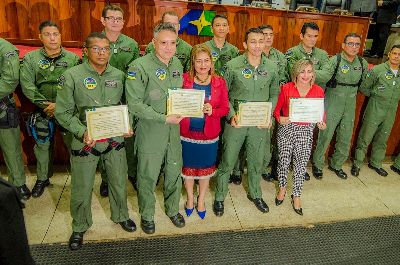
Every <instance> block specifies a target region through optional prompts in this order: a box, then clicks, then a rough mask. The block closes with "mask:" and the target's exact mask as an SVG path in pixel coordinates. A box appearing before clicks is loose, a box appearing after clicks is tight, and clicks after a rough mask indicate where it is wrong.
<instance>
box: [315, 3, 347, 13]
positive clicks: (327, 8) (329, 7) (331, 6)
mask: <svg viewBox="0 0 400 265" xmlns="http://www.w3.org/2000/svg"><path fill="white" fill-rule="evenodd" d="M346 3H347V1H346V0H322V3H321V12H322V13H332V12H333V10H335V9H338V8H340V9H346Z"/></svg>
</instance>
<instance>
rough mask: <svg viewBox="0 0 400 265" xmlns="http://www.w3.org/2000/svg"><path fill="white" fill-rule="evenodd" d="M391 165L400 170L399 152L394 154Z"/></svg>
mask: <svg viewBox="0 0 400 265" xmlns="http://www.w3.org/2000/svg"><path fill="white" fill-rule="evenodd" d="M393 166H394V167H396V168H397V169H398V170H400V154H398V155H397V156H396V158H395V160H394V164H393Z"/></svg>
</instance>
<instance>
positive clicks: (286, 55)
mask: <svg viewBox="0 0 400 265" xmlns="http://www.w3.org/2000/svg"><path fill="white" fill-rule="evenodd" d="M292 56H293V51H291V50H288V51H287V52H286V53H285V57H286V58H291V57H292Z"/></svg>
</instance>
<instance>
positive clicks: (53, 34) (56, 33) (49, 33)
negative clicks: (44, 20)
mask: <svg viewBox="0 0 400 265" xmlns="http://www.w3.org/2000/svg"><path fill="white" fill-rule="evenodd" d="M41 35H42V36H43V37H45V38H50V37H54V38H57V37H58V36H60V35H61V34H60V32H53V33H51V32H45V33H41Z"/></svg>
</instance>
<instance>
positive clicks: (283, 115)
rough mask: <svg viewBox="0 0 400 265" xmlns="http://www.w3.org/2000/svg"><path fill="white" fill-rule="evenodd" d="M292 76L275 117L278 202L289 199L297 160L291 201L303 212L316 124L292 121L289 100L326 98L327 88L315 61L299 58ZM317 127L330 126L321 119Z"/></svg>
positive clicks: (284, 90)
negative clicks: (318, 82) (290, 176)
mask: <svg viewBox="0 0 400 265" xmlns="http://www.w3.org/2000/svg"><path fill="white" fill-rule="evenodd" d="M291 79H292V82H289V83H287V84H284V85H283V86H282V88H281V92H280V94H279V97H278V102H277V104H276V107H275V111H274V117H275V118H276V120H277V122H278V123H279V125H278V133H277V142H278V154H279V161H278V178H279V192H278V194H277V196H276V197H275V204H276V205H277V206H278V205H281V204H282V202H283V200H284V198H285V195H286V186H287V176H288V172H289V166H290V163H291V161H292V160H293V191H292V195H291V198H292V201H291V202H292V207H293V209H294V211H295V212H296V213H297V214H299V215H303V210H302V208H301V202H300V195H301V192H302V189H303V183H304V174H305V172H306V166H307V162H308V160H309V158H310V155H311V147H312V142H313V131H314V127H315V123H306V122H291V121H290V119H289V103H290V99H291V98H324V91H323V90H322V88H321V87H319V86H318V85H316V84H314V80H315V71H314V65H313V62H312V61H311V60H308V59H304V60H300V61H298V62H297V63H296V64H295V65H294V66H293V68H292V73H291ZM317 126H318V128H319V129H320V130H324V129H325V128H326V124H325V122H323V121H321V122H318V123H317Z"/></svg>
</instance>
